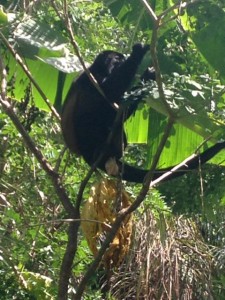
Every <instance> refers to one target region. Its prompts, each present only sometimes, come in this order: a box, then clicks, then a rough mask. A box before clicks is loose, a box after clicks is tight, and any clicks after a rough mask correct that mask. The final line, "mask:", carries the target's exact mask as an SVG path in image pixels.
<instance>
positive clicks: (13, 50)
mask: <svg viewBox="0 0 225 300" xmlns="http://www.w3.org/2000/svg"><path fill="white" fill-rule="evenodd" d="M0 37H1V39H2V40H3V42H4V43H5V45H6V47H7V48H8V50H9V51H10V52H11V53H12V55H13V57H14V58H15V60H16V61H17V62H18V63H19V65H20V66H21V67H22V69H23V71H24V73H25V74H26V75H27V77H28V78H29V79H30V81H31V82H32V84H33V85H34V86H35V88H36V89H37V91H38V92H39V94H40V96H41V97H42V99H43V100H44V101H45V103H46V104H47V106H48V107H49V109H50V110H51V112H52V114H53V115H54V116H55V117H56V118H57V119H58V120H60V116H59V114H58V113H57V111H56V110H55V108H54V107H53V106H52V104H51V102H50V101H49V99H48V98H47V97H46V95H45V93H44V92H43V91H42V89H41V88H40V86H39V85H38V84H37V82H36V81H35V80H34V78H33V76H32V74H31V73H30V71H29V69H28V68H27V66H26V65H25V64H24V62H23V60H22V58H21V57H20V55H19V54H18V53H17V52H16V51H15V49H13V47H12V46H11V45H10V43H9V42H8V40H7V39H6V38H5V36H4V34H3V33H2V32H1V31H0Z"/></svg>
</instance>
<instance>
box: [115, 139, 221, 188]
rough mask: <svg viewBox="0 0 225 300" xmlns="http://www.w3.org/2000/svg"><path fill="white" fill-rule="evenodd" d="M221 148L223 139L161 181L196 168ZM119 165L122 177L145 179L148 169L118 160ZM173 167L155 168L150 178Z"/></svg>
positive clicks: (138, 180)
mask: <svg viewBox="0 0 225 300" xmlns="http://www.w3.org/2000/svg"><path fill="white" fill-rule="evenodd" d="M222 149H225V141H223V142H218V143H216V144H215V145H213V146H212V147H210V148H208V149H207V150H205V151H204V152H202V153H201V154H199V155H197V156H196V157H194V158H193V159H192V160H190V161H189V162H188V163H187V164H186V165H184V166H182V168H181V169H179V170H177V171H175V172H172V173H171V174H169V175H168V176H167V177H166V178H164V179H163V180H162V182H164V181H168V180H171V179H174V178H177V177H180V176H182V175H184V174H186V173H187V172H188V171H190V170H193V169H197V168H198V167H199V164H200V165H203V164H204V163H206V162H207V161H208V160H210V159H211V158H212V157H214V156H215V155H216V154H217V153H218V152H220V151H221V150H222ZM119 167H120V168H121V170H122V179H123V180H126V181H129V182H136V183H142V182H143V181H144V179H145V176H146V175H147V173H148V170H144V169H138V168H136V167H132V166H130V165H128V164H122V163H121V162H119ZM174 167H175V166H171V167H168V168H164V169H159V170H155V171H154V173H153V177H152V180H155V179H157V178H159V177H160V176H161V175H163V174H165V173H167V172H169V171H170V170H171V169H173V168H174Z"/></svg>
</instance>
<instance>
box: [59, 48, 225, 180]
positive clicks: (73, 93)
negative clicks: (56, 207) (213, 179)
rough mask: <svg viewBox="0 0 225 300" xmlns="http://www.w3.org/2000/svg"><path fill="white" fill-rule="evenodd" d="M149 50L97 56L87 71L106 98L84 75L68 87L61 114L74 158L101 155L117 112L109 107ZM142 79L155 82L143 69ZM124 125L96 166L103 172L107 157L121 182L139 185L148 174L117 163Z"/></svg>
mask: <svg viewBox="0 0 225 300" xmlns="http://www.w3.org/2000/svg"><path fill="white" fill-rule="evenodd" d="M148 49H149V47H148V46H142V45H141V44H136V45H134V47H133V50H132V53H131V55H130V56H129V57H128V58H127V59H125V57H124V56H123V55H122V54H121V53H118V52H115V51H104V52H102V53H100V54H99V55H98V56H97V57H96V59H95V61H94V63H93V64H92V65H91V66H90V68H89V70H90V72H91V73H92V75H93V76H94V78H95V79H96V80H97V82H98V84H99V86H100V88H101V90H102V91H103V92H104V95H105V97H104V96H102V95H101V94H100V93H99V91H98V90H97V89H96V87H94V85H93V84H92V83H91V81H90V80H89V78H88V76H87V74H86V73H85V72H84V73H82V74H81V75H80V76H79V77H78V78H77V79H76V80H75V81H74V82H73V83H72V85H71V88H70V90H69V92H68V95H67V97H66V101H65V104H64V107H63V113H62V131H63V136H64V139H65V142H66V144H67V146H68V147H69V149H70V150H71V151H72V152H74V153H76V154H77V155H81V156H83V158H84V160H85V161H86V162H87V163H88V164H89V165H90V166H91V165H93V164H94V162H95V161H96V160H97V158H98V157H99V155H100V154H101V153H102V150H103V149H104V147H105V144H106V140H107V138H108V135H109V133H110V132H111V129H112V126H113V124H114V120H115V118H116V114H117V110H116V109H115V108H114V107H113V105H112V104H113V103H116V104H117V105H120V104H121V101H122V97H123V94H124V93H125V92H126V91H127V90H128V88H129V86H130V85H131V82H132V81H133V79H134V76H135V73H136V71H137V68H138V66H139V64H140V63H141V61H142V59H143V57H144V55H145V53H146V52H147V51H148ZM143 77H144V79H147V80H148V79H154V74H153V73H151V72H150V71H148V70H146V71H145V72H144V74H143ZM136 102H137V101H136ZM134 109H135V105H133V108H132V109H130V111H129V112H128V114H127V115H125V116H127V117H129V116H130V114H131V113H132V111H133V110H134ZM123 122H124V120H123V119H122V118H121V120H120V122H119V126H117V129H116V130H115V133H114V137H113V139H112V140H111V143H110V145H109V147H108V148H107V151H106V153H104V156H103V158H102V160H101V162H100V163H99V164H98V167H99V168H100V169H102V170H104V171H105V163H106V162H107V161H108V159H109V158H113V157H114V158H116V161H117V165H118V166H119V168H120V170H122V174H121V175H122V178H123V179H124V180H127V181H131V182H140V183H141V182H143V180H144V177H145V175H146V173H147V172H148V171H147V170H141V169H138V168H135V167H132V166H129V165H127V164H123V166H122V163H121V162H120V161H119V159H120V158H121V157H122V153H123V150H124V147H126V144H127V141H126V135H125V133H124V130H123ZM224 147H225V142H223V143H217V144H215V145H214V146H212V147H211V148H209V149H208V150H206V151H205V152H203V153H202V154H201V155H200V156H199V157H197V158H196V159H194V160H192V161H191V162H190V163H189V165H188V166H186V167H185V168H183V170H180V171H179V172H176V173H175V174H174V173H173V174H171V175H170V176H169V177H167V180H168V179H172V178H175V177H178V176H181V175H183V174H184V173H185V172H187V170H190V169H195V168H197V167H198V165H199V161H201V163H202V164H203V163H205V162H206V161H208V160H209V159H210V158H212V157H213V156H214V155H215V154H216V153H218V152H219V151H220V150H221V149H224ZM171 168H172V167H170V168H166V169H161V170H156V172H155V173H154V176H153V179H156V178H158V177H159V176H160V175H162V174H163V173H165V172H167V171H168V170H170V169H171Z"/></svg>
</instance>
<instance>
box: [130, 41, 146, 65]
mask: <svg viewBox="0 0 225 300" xmlns="http://www.w3.org/2000/svg"><path fill="white" fill-rule="evenodd" d="M149 50H150V45H142V44H135V45H134V46H133V48H132V52H131V57H132V58H133V59H134V60H135V61H139V62H140V61H141V60H142V58H143V57H144V55H145V54H146V52H148V51H149Z"/></svg>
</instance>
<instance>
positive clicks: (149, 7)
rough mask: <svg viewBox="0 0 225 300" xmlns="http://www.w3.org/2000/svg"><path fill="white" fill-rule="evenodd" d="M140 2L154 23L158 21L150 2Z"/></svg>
mask: <svg viewBox="0 0 225 300" xmlns="http://www.w3.org/2000/svg"><path fill="white" fill-rule="evenodd" d="M141 2H142V3H143V5H144V6H145V8H146V10H147V12H148V13H149V15H150V17H151V19H152V20H153V22H154V23H156V22H157V21H158V17H157V16H156V14H155V12H154V10H153V9H152V8H151V6H150V4H149V3H148V2H147V1H146V0H141Z"/></svg>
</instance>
